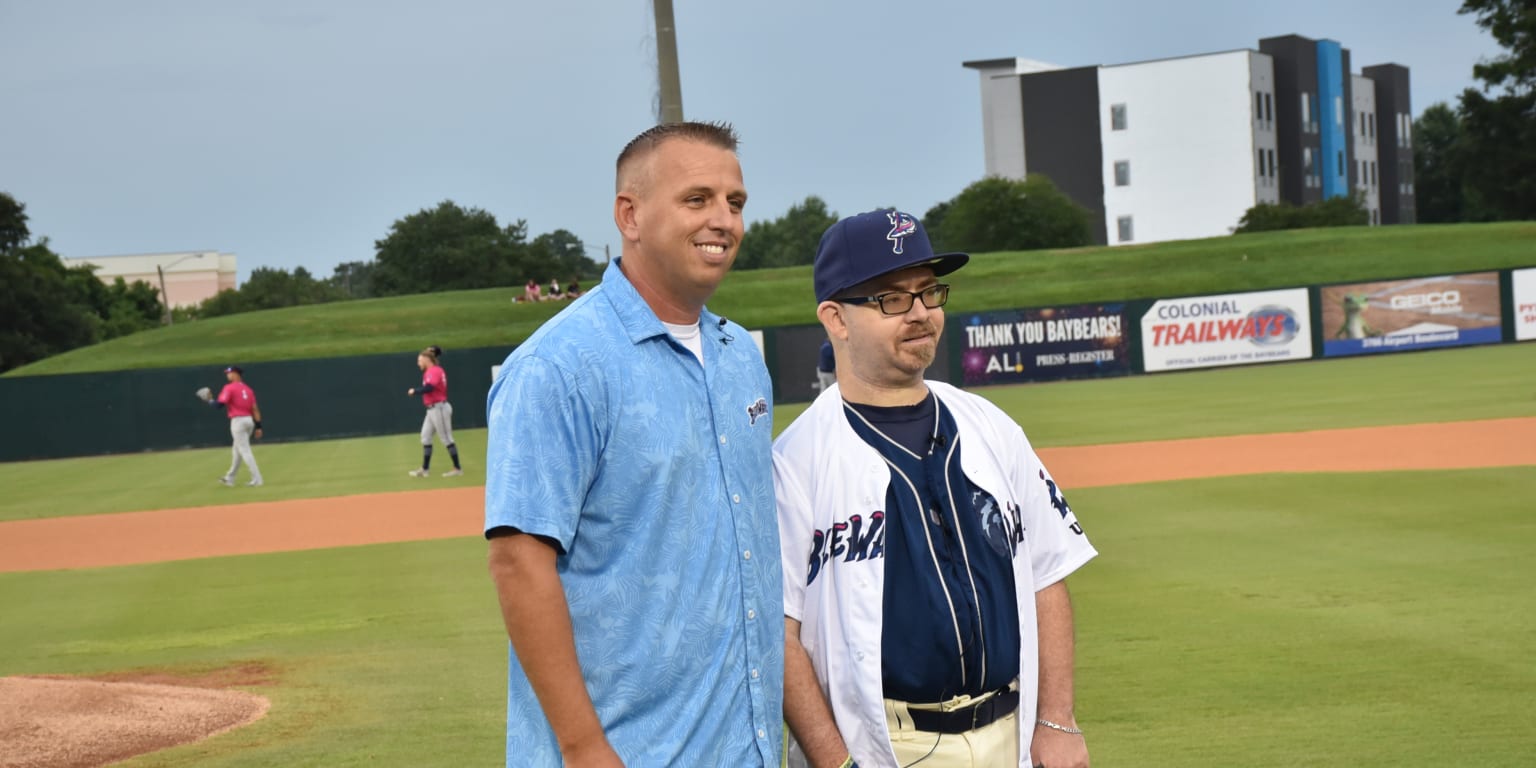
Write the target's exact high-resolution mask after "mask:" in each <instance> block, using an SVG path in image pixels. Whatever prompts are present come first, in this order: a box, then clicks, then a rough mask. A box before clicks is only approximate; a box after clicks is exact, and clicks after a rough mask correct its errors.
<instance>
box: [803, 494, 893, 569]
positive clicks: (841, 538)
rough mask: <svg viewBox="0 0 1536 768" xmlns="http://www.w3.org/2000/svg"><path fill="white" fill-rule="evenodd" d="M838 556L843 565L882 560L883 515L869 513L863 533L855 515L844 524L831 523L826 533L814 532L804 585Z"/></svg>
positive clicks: (861, 519)
mask: <svg viewBox="0 0 1536 768" xmlns="http://www.w3.org/2000/svg"><path fill="white" fill-rule="evenodd" d="M838 557H841V558H842V560H843V562H845V563H852V562H855V561H859V560H873V559H875V558H881V557H885V513H884V512H880V511H875V512H872V513H870V515H869V530H867V531H866V530H864V518H863V516H861V515H854V516H853V517H850V518H848V519H847V520H846V521H843V522H838V523H833V524H832V527H831V528H830V529H828V530H825V531H820V530H818V531H816V532H815V533H813V534H812V535H811V559H810V564H809V568H808V571H807V573H806V577H805V583H806V584H807V585H809V584H810V583H811V582H813V581H815V580H816V577H817V576H818V575H820V574H821V569H822V568H824V567H825V566H826V565H827V564H828V563H830V562H832V560H833V558H838Z"/></svg>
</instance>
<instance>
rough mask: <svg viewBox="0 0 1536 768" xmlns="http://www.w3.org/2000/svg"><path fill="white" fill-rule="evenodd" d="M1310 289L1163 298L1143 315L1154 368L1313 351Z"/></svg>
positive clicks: (1265, 359)
mask: <svg viewBox="0 0 1536 768" xmlns="http://www.w3.org/2000/svg"><path fill="white" fill-rule="evenodd" d="M1309 317H1310V314H1309V304H1308V303H1307V289H1305V288H1287V289H1285V290H1282V291H1255V292H1252V293H1230V294H1225V295H1220V296H1196V297H1192V298H1185V299H1161V300H1159V301H1158V302H1157V303H1155V304H1153V305H1152V308H1151V309H1149V310H1147V313H1146V314H1145V315H1142V317H1141V356H1142V362H1143V364H1144V366H1145V368H1146V370H1147V372H1148V373H1151V372H1153V371H1177V370H1183V369H1186V368H1209V367H1212V366H1218V365H1249V364H1252V363H1273V362H1277V361H1280V360H1305V359H1307V358H1309V357H1311V356H1312V335H1311V332H1310V331H1309V330H1308V326H1309V323H1308V320H1307V318H1309Z"/></svg>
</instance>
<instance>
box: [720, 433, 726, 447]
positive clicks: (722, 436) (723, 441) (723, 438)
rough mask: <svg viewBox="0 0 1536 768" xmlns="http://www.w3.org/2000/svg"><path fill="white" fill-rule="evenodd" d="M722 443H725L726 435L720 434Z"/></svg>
mask: <svg viewBox="0 0 1536 768" xmlns="http://www.w3.org/2000/svg"><path fill="white" fill-rule="evenodd" d="M720 444H721V445H725V435H721V436H720Z"/></svg>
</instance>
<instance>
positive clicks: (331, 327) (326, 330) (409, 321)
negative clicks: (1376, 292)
mask: <svg viewBox="0 0 1536 768" xmlns="http://www.w3.org/2000/svg"><path fill="white" fill-rule="evenodd" d="M1531 265H1536V222H1504V223H1497V224H1456V225H1417V226H1398V227H1371V228H1366V227H1358V228H1341V229H1321V230H1299V231H1291V232H1273V233H1263V234H1254V235H1235V236H1231V237H1218V238H1210V239H1206V240H1187V241H1180V242H1172V243H1156V244H1150V245H1140V246H1122V247H1117V248H1102V247H1100V248H1074V249H1065V250H1047V251H1028V252H1005V253H989V254H979V255H976V256H974V258H973V259H972V261H971V264H970V266H968V267H966V268H965V269H963V270H961V271H960V272H957V273H955V274H954V275H953V276H952V277H950V278H949V282H950V283H952V284H953V285H954V286H955V290H954V292H953V293H952V294H951V304H950V307H949V308H950V310H951V311H958V312H972V311H980V310H989V309H1007V308H1011V307H1026V306H1040V305H1046V304H1060V303H1077V302H1090V301H1112V300H1120V299H1136V298H1153V297H1163V296H1180V295H1191V294H1201V293H1210V292H1226V291H1244V290H1258V289H1263V288H1276V287H1284V286H1297V285H1307V284H1314V283H1331V282H1344V281H1352V280H1364V279H1371V278H1381V277H1399V276H1404V277H1406V276H1415V275H1426V274H1437V273H1446V272H1462V271H1468V270H1477V269H1502V268H1508V267H1518V266H1531ZM521 292H522V289H521V287H506V288H489V289H484V290H477V291H457V292H452V293H436V294H425V295H421V296H407V297H400V298H391V299H371V300H366V301H349V302H340V303H336V304H324V305H319V306H311V307H293V308H289V309H278V310H269V311H265V312H251V313H246V314H241V315H233V316H229V317H220V318H214V319H211V320H199V321H196V322H191V323H183V324H181V325H177V326H173V327H170V328H162V329H157V330H154V331H146V332H143V333H138V334H134V335H132V336H127V337H124V338H121V339H114V340H112V341H110V342H106V343H103V344H97V345H94V346H90V347H84V348H81V349H76V350H72V351H70V352H67V353H65V354H62V355H57V356H55V357H51V358H48V359H46V360H41V361H38V362H36V363H34V364H32V365H28V366H24V367H22V368H18V369H16V370H14V371H11V372H10V373H8V374H6V375H9V376H29V375H45V374H61V373H83V372H88V371H109V370H120V369H127V368H162V367H173V366H186V365H217V364H222V363H224V362H226V361H231V360H233V361H240V362H257V361H263V360H285V359H295V358H310V357H332V356H341V355H362V354H373V353H388V352H400V351H405V350H411V349H416V348H419V347H422V346H424V345H426V344H429V343H435V344H439V345H441V346H443V347H446V348H449V349H454V348H468V347H487V346H497V345H506V346H511V345H514V344H516V343H518V342H520V341H522V340H523V339H525V338H527V337H528V335H529V334H531V333H532V332H533V331H534V329H536V328H537V327H538V326H539V325H540V324H541V323H543V322H544V321H545V320H547V319H548V318H549V317H551V316H552V315H554V314H555V313H556V312H558V311H559V310H560V309H561V308H562V307H563V306H564V304H563V303H556V302H552V303H548V304H531V305H530V304H521V303H518V304H514V303H512V301H511V299H512V297H513V296H517V295H520V294H521ZM710 308H711V309H714V310H715V311H717V312H720V313H722V314H725V315H727V316H729V317H730V318H731V319H732V320H735V321H737V322H740V323H742V324H743V325H746V326H748V327H753V328H762V327H770V326H777V325H798V324H806V323H814V322H815V316H814V301H813V297H812V293H811V268H810V267H794V268H789V269H773V270H759V271H753V272H740V273H736V274H734V275H732V276H731V277H729V278H727V279H726V281H725V284H724V285H722V286H721V288H720V291H719V293H717V294H716V296H715V298H714V300H713V301H711V302H710Z"/></svg>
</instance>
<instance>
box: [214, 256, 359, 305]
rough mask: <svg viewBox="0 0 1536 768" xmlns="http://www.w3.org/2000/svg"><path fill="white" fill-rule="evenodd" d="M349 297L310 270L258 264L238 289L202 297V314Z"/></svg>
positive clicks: (320, 301)
mask: <svg viewBox="0 0 1536 768" xmlns="http://www.w3.org/2000/svg"><path fill="white" fill-rule="evenodd" d="M345 298H347V295H346V293H345V292H343V291H342V290H341V289H340V288H337V287H336V286H335V285H333V284H332V283H330V282H329V281H325V280H316V279H315V277H314V275H311V274H310V273H309V270H307V269H305V268H303V267H295V268H294V270H293V272H291V273H290V272H288V270H285V269H280V268H273V267H257V268H255V269H253V270H251V276H250V277H249V278H247V279H246V281H245V283H244V284H242V285H241V286H240V288H239V289H238V290H224V291H220V292H219V293H218V294H216V295H214V296H213V297H211V298H209V299H206V300H204V301H203V303H202V305H200V306H199V308H198V316H200V317H218V316H219V315H232V314H236V313H238V312H253V311H255V310H258V309H280V308H282V307H298V306H305V305H309V304H324V303H326V302H331V301H340V300H342V299H345Z"/></svg>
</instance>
